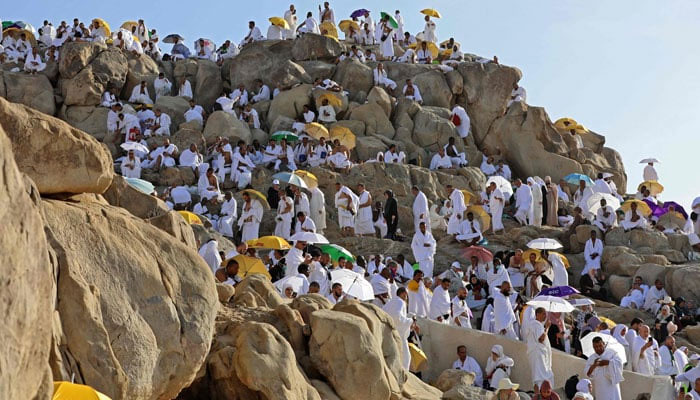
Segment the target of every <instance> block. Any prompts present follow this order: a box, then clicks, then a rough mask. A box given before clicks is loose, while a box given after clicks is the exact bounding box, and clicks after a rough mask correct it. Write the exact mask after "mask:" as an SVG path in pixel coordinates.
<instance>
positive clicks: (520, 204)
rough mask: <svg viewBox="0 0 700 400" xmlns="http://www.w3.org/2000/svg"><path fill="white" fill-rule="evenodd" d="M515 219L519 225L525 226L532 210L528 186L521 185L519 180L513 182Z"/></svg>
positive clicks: (530, 192)
mask: <svg viewBox="0 0 700 400" xmlns="http://www.w3.org/2000/svg"><path fill="white" fill-rule="evenodd" d="M515 187H516V188H517V189H516V190H515V208H516V211H515V219H516V220H517V221H518V222H519V223H520V225H527V218H528V216H529V215H530V209H531V208H532V190H531V189H530V186H528V185H523V182H522V181H521V180H520V179H516V180H515Z"/></svg>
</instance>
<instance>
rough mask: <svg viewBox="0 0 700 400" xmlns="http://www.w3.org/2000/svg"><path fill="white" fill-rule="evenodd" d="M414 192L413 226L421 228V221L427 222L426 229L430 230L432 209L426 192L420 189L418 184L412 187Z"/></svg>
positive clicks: (416, 228) (417, 228)
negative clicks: (429, 206)
mask: <svg viewBox="0 0 700 400" xmlns="http://www.w3.org/2000/svg"><path fill="white" fill-rule="evenodd" d="M411 193H413V196H414V197H413V228H414V229H415V230H416V232H417V231H418V230H419V225H420V223H421V222H424V223H425V229H426V230H427V231H428V232H430V231H431V229H430V209H429V208H428V198H427V197H426V196H425V193H423V192H422V191H420V190H419V189H418V186H413V187H411Z"/></svg>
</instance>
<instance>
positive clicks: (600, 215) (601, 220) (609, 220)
mask: <svg viewBox="0 0 700 400" xmlns="http://www.w3.org/2000/svg"><path fill="white" fill-rule="evenodd" d="M593 225H595V226H597V227H598V229H600V230H601V232H603V238H605V234H606V233H607V232H608V231H609V230H610V229H612V228H614V227H616V226H617V214H615V210H613V208H612V207H610V206H609V205H608V202H607V201H605V199H600V208H599V209H598V211H597V212H596V216H595V220H594V221H593Z"/></svg>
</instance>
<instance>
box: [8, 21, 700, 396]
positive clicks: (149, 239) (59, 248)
mask: <svg viewBox="0 0 700 400" xmlns="http://www.w3.org/2000/svg"><path fill="white" fill-rule="evenodd" d="M343 49H344V45H343V44H342V43H339V42H337V41H335V40H332V39H329V38H326V37H323V36H316V35H312V34H309V35H305V36H304V37H303V38H301V39H297V40H295V41H280V42H276V41H266V42H259V43H255V44H253V45H249V46H247V47H246V48H244V49H243V50H242V51H241V54H240V55H238V56H237V57H236V58H234V59H232V60H227V61H225V62H224V63H223V65H221V66H219V65H217V64H215V63H213V62H210V61H206V60H192V59H190V60H183V61H178V62H174V63H173V62H169V61H165V62H163V61H160V62H155V61H153V60H152V59H150V58H149V57H147V56H144V55H141V56H135V55H133V54H131V53H124V52H121V51H120V50H117V49H114V48H108V47H106V46H104V45H101V44H93V43H68V44H66V45H65V47H64V48H63V49H62V51H61V59H60V62H52V61H50V62H49V63H48V67H47V69H46V70H45V71H43V73H41V74H37V75H27V74H24V73H15V72H9V70H3V71H2V79H0V96H2V97H5V98H6V99H7V100H9V101H5V100H4V99H0V127H1V128H2V129H0V169H2V174H0V213H2V217H3V218H2V221H5V222H7V223H4V224H3V225H1V226H2V234H0V265H2V268H3V269H2V271H3V276H4V277H5V279H4V280H3V281H1V282H0V307H1V308H0V315H2V316H3V318H4V321H5V323H4V324H3V325H2V326H0V340H2V341H4V342H5V343H9V346H8V348H9V349H10V351H8V352H2V353H0V398H13V399H15V398H16V399H47V398H49V397H50V393H51V381H52V380H70V379H71V377H72V376H75V380H76V381H77V382H84V383H86V384H89V385H91V386H94V387H96V388H98V389H99V390H100V391H102V392H104V393H105V394H107V395H109V396H111V397H112V399H115V400H117V399H130V400H131V399H136V400H141V399H144V400H145V399H149V400H150V399H154V400H155V399H173V398H179V399H182V400H189V399H200V398H206V399H253V398H258V399H337V398H340V399H357V398H362V399H387V398H396V399H399V398H402V399H434V398H439V397H441V396H442V391H441V390H438V389H436V388H435V387H432V386H429V385H427V384H426V383H423V382H421V381H420V380H419V379H418V378H416V377H415V376H414V375H413V374H410V373H407V372H406V371H405V370H403V369H401V367H400V365H399V358H398V354H399V348H400V347H399V346H400V345H399V342H398V336H397V333H396V331H395V330H394V329H393V323H392V322H391V320H390V318H388V317H387V315H386V314H384V313H383V312H382V311H380V310H379V309H377V308H376V307H374V306H372V305H367V304H361V303H357V302H354V301H344V302H342V303H340V304H338V305H335V306H331V304H330V303H329V302H328V301H327V300H326V299H324V298H320V297H318V296H314V295H308V296H301V297H299V298H297V299H295V300H294V301H293V302H288V301H285V300H283V299H281V297H280V296H279V295H278V294H277V292H276V291H275V290H274V288H273V287H272V286H271V285H270V284H269V282H267V281H265V280H262V279H258V278H257V277H256V276H253V277H250V278H247V279H246V280H245V281H244V282H242V283H241V284H240V285H239V286H238V287H237V288H236V290H235V291H234V290H233V289H232V288H231V287H230V286H224V285H217V284H215V282H214V280H213V279H212V277H211V273H210V271H209V269H208V267H207V265H206V263H204V261H203V260H202V259H201V257H199V255H198V254H197V252H196V250H197V242H198V241H199V242H201V241H203V240H205V239H206V238H207V237H210V236H216V237H217V238H219V239H220V240H219V241H220V245H221V246H220V248H221V249H224V250H226V249H228V248H230V247H231V246H232V244H231V243H230V242H228V241H227V240H226V239H224V238H222V237H220V236H217V233H216V232H213V231H212V230H208V229H205V228H202V227H195V229H194V230H193V228H192V227H191V226H189V225H187V224H186V223H185V221H184V220H183V219H182V217H180V215H179V214H177V213H175V212H172V211H169V210H168V208H167V207H166V206H165V204H164V203H163V202H162V201H161V200H159V199H157V198H155V197H152V196H148V195H144V194H142V193H140V192H138V191H136V190H135V189H133V188H131V187H130V186H128V185H126V184H125V182H124V180H123V179H122V178H121V177H119V176H118V175H115V173H114V166H113V159H114V157H116V156H118V155H120V154H119V152H118V149H117V148H116V147H115V146H114V144H113V137H110V135H109V134H108V133H107V129H106V116H107V109H105V108H103V107H99V100H100V95H101V94H102V92H103V91H104V90H105V88H106V87H107V85H110V86H111V87H116V88H118V90H119V92H120V93H121V94H122V97H123V98H127V97H128V94H129V93H131V90H132V88H133V87H134V86H135V85H136V84H137V83H138V82H140V81H141V80H146V81H147V82H148V84H149V87H150V90H151V93H153V87H152V83H153V80H154V79H155V77H156V76H157V74H158V73H159V72H164V73H165V74H166V76H168V78H169V79H170V80H171V81H173V82H176V81H178V79H179V78H181V77H185V78H186V79H188V80H189V81H190V82H191V85H192V88H193V93H194V99H195V101H196V102H197V103H198V104H201V105H202V106H204V107H205V108H207V109H209V108H211V106H212V105H213V103H214V101H215V99H216V98H217V97H218V96H219V95H220V93H221V91H222V89H223V88H225V87H226V88H231V87H236V86H237V85H238V84H240V83H243V84H244V85H246V86H250V85H251V84H252V81H253V80H254V79H256V78H261V79H263V81H264V82H265V83H266V84H268V85H270V86H271V87H280V88H281V89H283V91H282V92H281V93H280V94H279V95H278V96H277V97H275V98H274V100H271V101H264V102H261V103H257V104H256V105H255V108H256V109H257V111H258V112H259V113H260V115H261V122H262V129H250V128H249V127H248V126H247V125H246V124H244V123H242V122H240V121H238V120H236V119H234V118H232V117H231V116H230V115H228V114H226V113H223V112H214V113H212V114H211V115H210V116H209V118H208V119H207V121H206V123H205V124H204V126H201V125H198V124H193V123H185V122H184V117H183V113H184V111H185V110H186V109H187V107H188V105H187V101H186V100H184V99H183V98H179V97H171V96H165V97H161V98H160V99H159V100H158V102H157V103H156V105H157V106H159V107H161V108H162V109H163V110H164V111H165V112H167V113H168V114H169V115H170V116H171V117H172V119H173V127H172V128H171V131H172V137H171V140H172V142H173V143H175V144H176V145H177V146H178V147H179V148H180V149H183V148H185V147H186V146H187V145H188V144H189V143H197V144H204V143H211V142H212V141H213V139H214V138H215V137H217V136H226V137H229V138H231V139H234V140H237V139H243V140H246V141H251V140H253V139H258V140H260V141H261V142H264V141H266V140H267V138H268V136H269V134H271V133H273V132H275V131H277V130H281V129H289V128H290V127H291V123H292V121H293V119H294V118H296V117H297V115H298V114H299V112H300V110H301V107H302V106H303V105H304V104H307V103H310V102H314V101H315V99H317V98H318V97H319V96H320V95H321V94H322V93H323V91H321V90H318V89H313V88H312V82H313V80H314V79H315V78H318V77H321V78H332V79H333V80H335V81H337V82H338V83H339V84H341V85H342V86H343V88H344V89H345V90H347V91H348V92H349V94H348V95H347V96H344V97H343V101H342V105H341V106H340V107H338V108H337V110H336V111H337V112H338V119H339V121H338V124H340V125H343V126H346V127H348V128H349V129H350V130H351V131H352V132H353V133H355V134H356V135H357V147H356V149H355V150H354V151H353V155H354V156H355V157H356V158H357V159H358V160H366V159H369V158H373V157H374V155H376V153H377V152H378V151H384V150H385V149H386V147H387V146H388V145H389V144H391V143H395V144H398V145H399V147H400V148H401V150H403V151H405V152H406V153H407V154H408V158H409V159H411V160H415V164H417V165H384V164H380V163H366V164H363V165H359V166H357V167H355V168H353V169H352V170H351V171H350V173H349V174H347V175H340V174H338V173H335V172H331V171H329V170H327V169H324V168H316V169H312V170H311V171H312V172H313V173H314V174H316V175H317V176H318V178H319V186H320V187H321V189H322V190H323V191H324V192H325V194H326V201H327V209H328V211H329V215H328V225H329V226H328V229H327V230H326V233H327V237H328V238H329V239H331V240H332V241H333V242H335V243H338V244H340V245H343V246H344V247H346V248H348V249H350V250H351V251H352V252H353V253H354V254H362V255H370V254H373V253H377V252H381V253H382V254H387V255H395V254H398V253H404V254H406V255H407V256H409V258H410V254H411V252H410V246H409V243H406V242H393V241H389V240H383V239H376V238H363V239H358V238H344V237H342V236H341V234H340V232H339V229H338V226H337V223H336V221H337V218H336V215H335V214H334V213H335V209H334V207H333V196H332V194H333V183H335V182H336V181H341V182H343V183H344V184H346V185H355V184H357V183H359V182H364V183H365V184H366V185H367V189H368V190H369V191H370V192H371V193H372V194H375V196H376V195H378V194H379V193H381V192H383V191H384V190H386V189H392V190H393V191H394V193H396V196H397V198H398V201H399V207H400V213H401V215H410V214H409V213H410V206H411V203H412V196H411V195H410V187H411V185H413V184H416V185H418V186H420V187H421V188H422V190H423V191H424V192H425V193H426V195H427V196H428V198H429V200H430V201H431V202H436V201H438V200H439V199H441V198H444V197H445V193H444V185H446V184H447V183H451V184H453V185H455V186H457V187H461V188H469V189H471V190H479V189H480V188H481V187H482V186H483V184H484V183H485V177H484V175H483V174H482V173H481V171H480V170H479V169H478V165H479V164H480V163H481V160H482V154H484V153H485V154H488V155H496V157H497V158H502V159H503V160H504V161H505V162H506V163H508V164H509V165H510V166H511V167H512V169H513V172H514V176H521V177H527V176H534V175H539V176H542V177H544V176H547V175H549V176H551V177H552V178H553V179H559V178H561V177H563V176H564V175H567V174H569V173H572V172H582V173H586V174H589V175H595V174H596V173H597V172H603V171H604V172H611V173H613V174H614V180H615V181H616V184H617V187H618V188H619V190H620V191H621V192H624V191H625V188H626V183H627V182H626V180H627V177H626V175H625V171H624V167H623V165H622V162H621V159H620V156H619V154H618V153H617V152H616V151H615V150H612V149H609V148H606V147H604V145H605V138H604V137H603V136H600V135H598V134H596V133H594V132H588V133H587V134H586V135H585V136H584V148H581V149H577V147H576V144H575V142H574V140H573V139H572V138H571V136H570V135H569V134H568V133H566V132H560V131H558V130H557V129H556V128H555V126H554V124H553V123H552V121H551V120H550V118H549V116H548V115H547V113H546V112H545V110H544V109H543V108H541V107H533V106H529V105H527V104H521V103H516V104H515V105H514V106H512V107H509V108H507V107H506V105H507V102H508V98H509V96H510V92H511V90H512V87H513V85H514V84H515V83H517V82H518V81H519V79H520V77H521V72H520V71H519V70H518V69H516V68H513V67H508V66H504V65H498V64H493V63H487V64H483V63H478V62H472V61H467V62H464V63H462V64H460V65H459V66H458V67H457V68H455V69H454V70H453V71H450V72H447V73H444V72H443V71H442V70H441V69H440V68H439V67H437V66H433V65H410V64H398V63H385V65H386V69H387V71H388V73H389V78H391V79H393V80H396V81H397V83H399V89H397V90H396V91H394V92H392V93H388V92H387V91H385V90H384V89H382V88H379V87H374V86H373V78H372V68H374V64H373V63H369V64H361V63H359V62H357V61H352V60H346V61H343V62H340V63H338V64H336V63H334V62H333V61H334V60H335V59H336V57H337V56H338V55H339V54H340V52H341V51H342V50H343ZM470 60H471V59H470ZM407 78H411V79H412V80H413V82H414V83H416V84H417V85H418V86H419V87H420V89H421V92H422V94H423V99H424V104H423V105H419V104H417V103H415V102H412V101H409V100H406V99H401V98H400V97H401V96H400V88H401V87H402V86H403V85H402V84H401V82H402V81H403V80H405V79H407ZM174 90H176V89H175V88H174ZM16 103H19V104H16ZM455 104H460V105H462V106H463V107H465V109H466V110H467V111H468V113H469V116H470V118H471V123H472V126H471V132H472V133H471V134H470V136H469V137H468V139H467V140H466V141H465V142H460V141H457V146H458V147H459V148H460V149H464V150H465V151H466V152H467V154H468V157H469V162H470V166H469V167H466V168H461V169H456V170H447V171H439V172H435V171H429V170H428V169H426V168H425V165H426V164H427V161H428V160H429V159H430V156H431V155H432V154H433V153H434V152H435V151H436V149H437V148H438V146H442V145H444V144H446V143H447V140H448V138H450V137H456V136H457V135H456V132H455V127H454V125H453V124H452V123H451V122H450V121H449V120H448V114H449V111H450V108H451V107H452V106H453V105H455ZM125 109H129V107H128V106H127V107H125ZM130 112H133V109H132V110H131V111H130ZM52 116H55V117H57V118H54V117H52ZM149 140H150V141H154V142H155V141H158V140H159V139H157V138H154V139H149ZM100 142H102V143H100ZM271 175H272V172H271V171H268V170H265V169H257V170H256V171H255V173H254V177H253V182H252V184H253V186H254V187H256V188H260V189H263V190H264V189H266V188H267V186H268V185H269V184H270V181H271ZM143 177H144V178H145V179H147V180H150V181H152V182H153V183H154V184H155V185H156V186H159V187H162V186H169V185H172V184H190V185H191V184H195V183H196V182H195V177H194V174H193V173H192V171H191V169H190V168H177V167H173V168H166V169H163V170H161V171H159V172H157V173H156V172H155V171H149V170H144V171H143ZM224 186H225V187H231V186H232V185H231V182H230V181H227V182H225V183H224ZM268 216H269V214H268ZM400 221H401V228H402V231H403V232H404V233H405V234H407V235H410V234H412V231H413V226H412V222H411V218H410V217H408V216H407V217H406V218H403V217H402V218H401V220H400ZM272 224H273V221H272V219H271V218H266V220H265V221H264V222H263V225H262V226H261V232H263V233H268V232H270V231H271V227H272ZM506 228H507V233H506V234H505V235H496V236H493V235H490V236H489V237H488V239H489V242H490V244H489V247H490V248H491V249H493V250H500V249H506V248H514V247H522V246H523V245H524V244H525V243H527V241H529V240H530V239H532V238H537V237H555V238H558V239H559V240H561V241H562V242H564V243H567V244H568V245H569V248H570V250H569V252H568V253H567V256H568V258H569V260H570V262H571V264H572V266H571V269H570V270H569V274H570V279H571V281H573V282H574V283H577V279H578V276H579V274H580V270H581V269H582V267H583V258H582V255H581V254H580V253H581V252H582V250H583V249H582V243H583V240H584V238H586V237H587V232H588V231H587V230H586V229H590V228H589V227H580V228H579V229H578V230H577V231H576V232H575V233H574V234H573V235H569V234H568V233H567V232H566V231H565V230H563V229H559V228H532V227H523V228H521V227H517V226H516V225H515V224H514V223H512V222H510V221H509V222H507V223H506ZM436 238H437V239H438V246H439V249H440V251H439V252H438V254H437V255H436V272H440V271H442V270H444V269H445V268H446V267H447V266H448V265H449V263H451V262H452V261H454V260H461V259H462V255H461V252H462V248H461V246H459V245H457V244H456V243H454V242H453V241H452V239H451V238H447V237H442V236H440V235H438V234H436ZM684 238H685V237H681V235H670V236H668V237H667V236H665V235H663V234H660V233H654V232H641V233H637V232H633V233H624V232H621V231H619V230H618V231H613V232H611V233H609V234H608V236H607V237H606V245H607V247H606V250H605V253H604V255H603V268H604V270H605V271H606V272H607V273H608V274H609V275H612V276H611V278H610V279H609V283H608V285H609V287H610V289H611V292H612V294H613V297H614V298H615V299H619V297H621V296H622V295H624V293H625V292H626V290H627V289H628V288H629V285H630V281H631V277H632V276H635V275H641V276H644V277H645V279H646V280H647V282H649V280H652V281H653V279H654V278H656V277H662V278H663V279H664V280H665V282H666V284H667V288H668V289H667V290H669V292H670V293H671V294H672V295H674V296H675V295H681V294H682V295H684V296H686V298H690V299H695V300H700V293H697V292H696V290H695V289H694V287H695V286H696V285H689V284H686V283H687V282H688V280H692V279H693V277H694V276H696V274H695V273H696V272H697V270H699V269H700V267H698V266H695V265H690V264H686V259H685V254H687V251H688V243H687V239H685V240H684ZM675 264H682V265H675ZM599 306H600V307H601V308H600V309H599V310H600V311H601V312H602V313H603V314H605V315H610V316H614V317H615V320H616V321H618V322H628V320H629V319H631V318H632V316H637V315H642V316H643V317H644V318H645V319H647V320H648V319H650V318H651V316H649V315H645V314H643V313H641V312H638V311H630V310H621V309H619V308H617V307H612V306H611V305H608V304H603V303H599ZM693 332H694V331H691V330H689V331H688V334H687V336H688V338H689V339H690V340H691V341H692V342H693V343H697V342H695V339H696V338H695V337H694V336H693ZM697 336H698V338H697V339H698V342H700V334H698V335H697ZM358 382H362V383H366V385H358V384H357V383H358ZM441 388H442V389H444V391H448V389H449V388H447V387H441ZM468 391H469V389H468V388H464V390H462V391H461V393H465V392H468ZM472 396H473V397H460V398H483V397H482V395H480V394H478V393H474V394H472Z"/></svg>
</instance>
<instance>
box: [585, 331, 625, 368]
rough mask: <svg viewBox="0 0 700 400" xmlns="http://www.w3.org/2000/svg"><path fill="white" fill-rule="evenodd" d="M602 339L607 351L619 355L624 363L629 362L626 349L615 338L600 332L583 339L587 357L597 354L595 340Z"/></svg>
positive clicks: (592, 333)
mask: <svg viewBox="0 0 700 400" xmlns="http://www.w3.org/2000/svg"><path fill="white" fill-rule="evenodd" d="M596 337H600V338H601V339H603V342H604V343H605V347H606V349H611V350H613V351H614V352H615V353H617V355H618V357H620V359H621V360H622V363H623V364H624V363H626V362H627V355H626V354H625V347H624V346H623V345H622V344H620V342H618V341H617V339H615V338H614V337H612V336H610V335H608V334H605V333H600V332H591V333H589V334H587V335H586V336H584V337H582V338H581V349H582V351H583V354H584V355H585V356H586V357H590V356H592V355H593V353H595V350H593V339H595V338H596Z"/></svg>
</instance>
